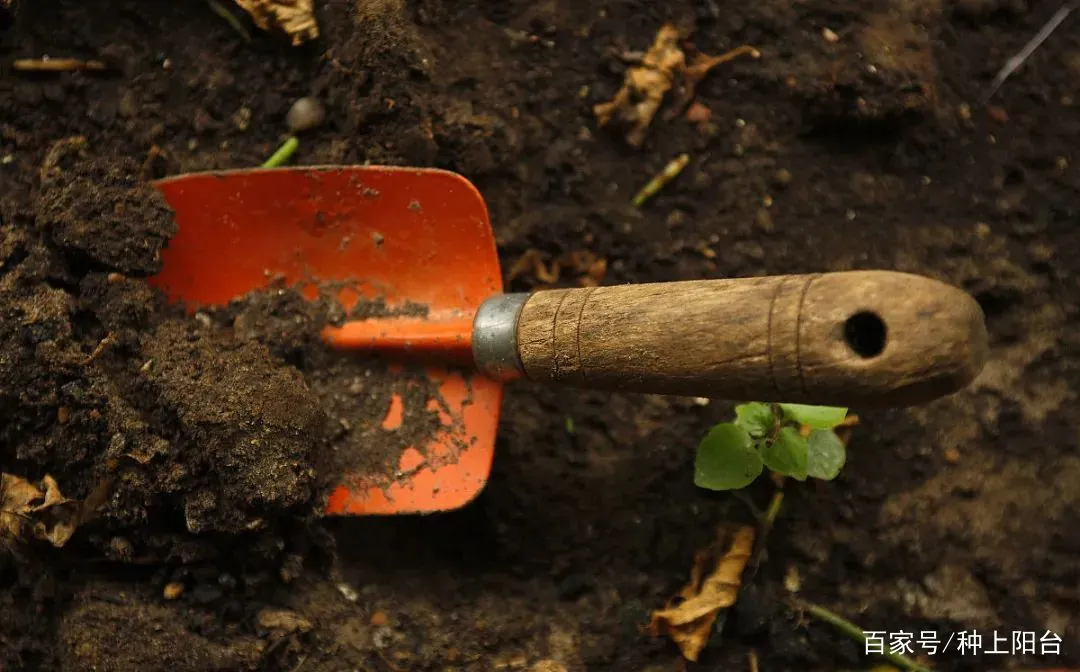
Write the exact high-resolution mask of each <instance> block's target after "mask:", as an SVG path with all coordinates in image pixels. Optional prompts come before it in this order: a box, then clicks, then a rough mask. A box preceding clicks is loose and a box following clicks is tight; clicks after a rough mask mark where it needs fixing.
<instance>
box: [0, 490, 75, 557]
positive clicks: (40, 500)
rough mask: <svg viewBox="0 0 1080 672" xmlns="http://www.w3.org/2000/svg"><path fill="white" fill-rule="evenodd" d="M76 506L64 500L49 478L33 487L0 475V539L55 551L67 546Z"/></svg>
mask: <svg viewBox="0 0 1080 672" xmlns="http://www.w3.org/2000/svg"><path fill="white" fill-rule="evenodd" d="M80 508H81V506H80V503H79V502H78V501H77V500H72V499H68V498H66V497H64V495H63V493H61V492H60V486H59V485H58V484H57V483H56V479H54V478H53V477H52V476H45V477H44V478H43V479H41V483H40V484H39V485H37V486H35V485H33V484H32V483H30V482H29V481H27V480H26V479H24V478H20V477H18V476H13V475H11V474H0V538H2V537H5V536H6V537H9V538H11V539H13V540H16V541H22V540H25V538H26V536H27V534H28V533H29V534H30V536H32V537H33V538H35V539H38V540H41V541H48V542H49V543H50V544H52V545H53V546H55V547H56V548H60V547H61V546H63V545H64V544H66V543H67V541H68V539H70V538H71V535H73V534H75V528H76V527H78V525H79V513H80Z"/></svg>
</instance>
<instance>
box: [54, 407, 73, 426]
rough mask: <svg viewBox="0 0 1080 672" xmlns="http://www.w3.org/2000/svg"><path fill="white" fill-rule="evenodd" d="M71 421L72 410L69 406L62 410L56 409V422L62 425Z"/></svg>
mask: <svg viewBox="0 0 1080 672" xmlns="http://www.w3.org/2000/svg"><path fill="white" fill-rule="evenodd" d="M70 419H71V409H70V408H68V407H67V406H61V407H60V408H58V409H56V421H57V422H59V423H60V424H61V425H63V424H65V423H66V422H67V421H68V420H70Z"/></svg>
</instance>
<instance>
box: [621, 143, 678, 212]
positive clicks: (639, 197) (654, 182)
mask: <svg viewBox="0 0 1080 672" xmlns="http://www.w3.org/2000/svg"><path fill="white" fill-rule="evenodd" d="M688 163H690V155H689V154H680V155H679V156H678V157H677V158H675V159H674V160H672V161H671V162H670V163H668V164H667V165H666V166H664V169H663V170H661V171H660V173H659V174H658V175H657V176H656V177H654V178H653V179H651V180H649V183H648V184H646V185H645V186H644V187H642V188H641V191H639V192H638V193H637V194H636V195H635V196H634V200H633V201H631V203H632V204H633V206H634V207H635V208H640V207H641V206H642V205H644V204H645V201H647V200H649V199H650V198H652V197H653V196H655V195H656V192H658V191H660V190H661V189H663V188H664V186H665V185H666V184H667V183H668V182H671V181H672V180H674V179H675V178H676V177H678V176H679V173H681V172H682V171H683V168H686V164H688Z"/></svg>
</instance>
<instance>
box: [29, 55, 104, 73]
mask: <svg viewBox="0 0 1080 672" xmlns="http://www.w3.org/2000/svg"><path fill="white" fill-rule="evenodd" d="M11 69H12V70H15V71H16V72H75V71H85V70H92V71H94V72H100V71H102V70H108V69H109V66H108V65H106V64H105V63H104V62H102V61H84V60H83V59H81V58H17V59H15V61H14V62H13V63H12V64H11Z"/></svg>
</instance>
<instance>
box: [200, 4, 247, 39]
mask: <svg viewBox="0 0 1080 672" xmlns="http://www.w3.org/2000/svg"><path fill="white" fill-rule="evenodd" d="M206 3H207V4H208V5H210V9H211V10H212V11H213V12H214V13H215V14H217V15H218V16H220V17H221V18H223V19H225V21H226V22H228V24H229V25H230V26H232V29H233V30H235V31H236V32H237V33H238V34H239V35H240V37H242V38H244V41H245V42H251V33H249V32H248V30H247V28H245V27H244V24H242V23H240V19H238V18H236V16H234V15H233V13H232V12H230V11H229V10H227V9H225V8H224V7H223V6H222V5H221V3H220V2H218V1H217V0H206Z"/></svg>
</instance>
